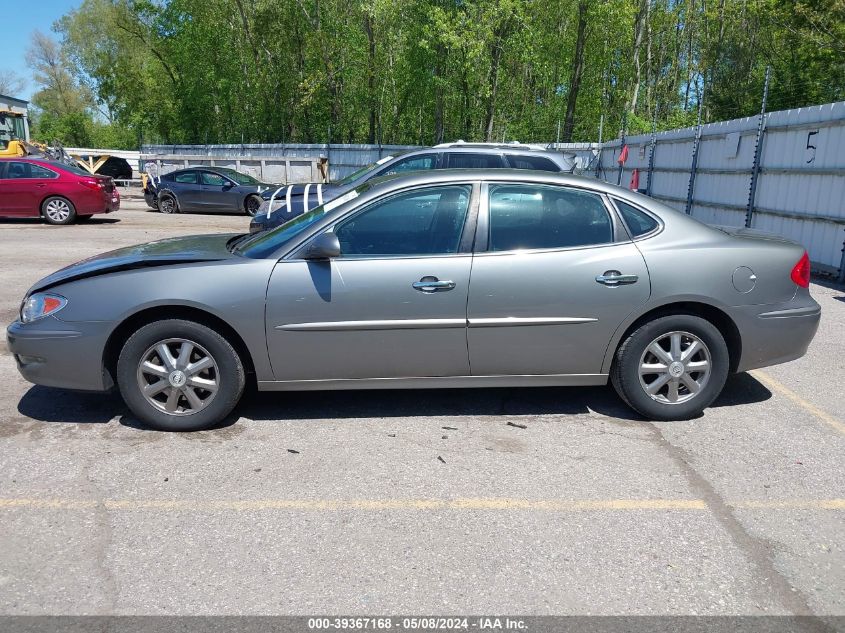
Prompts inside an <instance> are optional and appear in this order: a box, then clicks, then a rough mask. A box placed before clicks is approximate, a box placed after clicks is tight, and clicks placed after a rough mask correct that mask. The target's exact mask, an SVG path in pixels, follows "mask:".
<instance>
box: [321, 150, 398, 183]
mask: <svg viewBox="0 0 845 633" xmlns="http://www.w3.org/2000/svg"><path fill="white" fill-rule="evenodd" d="M389 160H393V156H385V157H384V158H382V159H380V160H377V161H376V162H374V163H370V164H369V165H367V166H366V167H362V168H361V169H359V170H358V171H353V172H352V173H351V174H349V175H348V176H346V178H341V179H340V180H338V181H337V182H336V183H334V184H336V185H348V184H349V183H351V182H353V181H355V180H358V179H359V178H360V177H361V176H363V175H364V174H367V173H369V172H371V171H373V170H374V169H375V168H376V167H378V166H379V165H384V164H385V163H386V162H387V161H389Z"/></svg>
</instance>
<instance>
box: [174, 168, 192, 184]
mask: <svg viewBox="0 0 845 633" xmlns="http://www.w3.org/2000/svg"><path fill="white" fill-rule="evenodd" d="M173 180H175V181H176V182H181V183H183V184H186V185H195V184H197V172H195V171H183V172H182V173H179V174H176V175H175V176H173Z"/></svg>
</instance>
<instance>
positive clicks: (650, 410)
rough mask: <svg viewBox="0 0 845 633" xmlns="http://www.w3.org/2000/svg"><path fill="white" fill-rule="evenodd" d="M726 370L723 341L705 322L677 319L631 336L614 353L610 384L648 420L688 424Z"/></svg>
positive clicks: (659, 322)
mask: <svg viewBox="0 0 845 633" xmlns="http://www.w3.org/2000/svg"><path fill="white" fill-rule="evenodd" d="M729 368H730V355H729V354H728V348H727V345H726V344H725V339H724V337H723V336H722V334H721V333H720V332H719V330H718V329H717V328H716V327H715V326H714V325H713V324H712V323H710V322H709V321H706V320H705V319H702V318H700V317H697V316H692V315H685V314H677V315H670V316H665V317H660V318H657V319H655V320H653V321H650V322H648V323H645V324H644V325H642V326H640V327H639V328H637V329H636V330H635V331H634V332H632V333H631V334H630V335H629V336H628V337H627V338H626V339H625V340H624V341H623V343H622V345H621V346H620V347H619V350H618V351H617V353H616V358H615V361H614V365H613V368H612V369H611V374H610V378H611V382H612V383H613V386H614V388H615V389H616V391H617V393H619V395H620V397H621V398H622V399H623V400H625V402H627V403H628V404H629V405H630V406H631V407H632V408H633V409H635V410H636V411H637V412H639V413H640V414H642V415H643V416H644V417H646V418H648V419H650V420H689V419H691V418H694V417H696V416H698V415H700V414H701V412H702V411H703V410H704V409H705V408H707V407H708V406H710V404H712V402H713V401H714V400H715V399H716V398H717V397H718V395H719V394H720V393H721V391H722V388H723V387H724V386H725V380H726V379H727V376H728V371H729Z"/></svg>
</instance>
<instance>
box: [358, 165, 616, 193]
mask: <svg viewBox="0 0 845 633" xmlns="http://www.w3.org/2000/svg"><path fill="white" fill-rule="evenodd" d="M476 180H485V181H498V182H514V183H521V182H526V183H537V184H544V183H546V184H550V185H569V186H572V187H579V188H587V189H592V190H594V191H598V192H601V193H612V194H614V195H617V194H619V193H620V192H622V193H626V192H627V193H631V192H629V191H628V190H627V189H624V188H622V187H618V186H616V185H611V184H608V183H606V182H604V181H603V180H597V179H595V178H589V177H587V176H576V175H574V174H568V173H565V172H555V171H534V170H530V169H502V168H486V169H436V170H424V171H406V172H400V173H397V174H390V175H387V176H377V177H376V178H371V179H370V180H369V181H368V184H370V185H371V186H373V187H376V186H381V185H384V186H385V187H386V188H394V187H401V186H415V185H425V184H446V183H450V182H466V181H476ZM399 181H402V182H399Z"/></svg>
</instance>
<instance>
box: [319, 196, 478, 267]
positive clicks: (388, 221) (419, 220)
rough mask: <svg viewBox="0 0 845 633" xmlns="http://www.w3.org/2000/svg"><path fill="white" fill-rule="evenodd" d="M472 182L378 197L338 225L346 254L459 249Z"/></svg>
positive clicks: (386, 254) (410, 253) (399, 254)
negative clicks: (388, 196) (377, 200)
mask: <svg viewBox="0 0 845 633" xmlns="http://www.w3.org/2000/svg"><path fill="white" fill-rule="evenodd" d="M471 193H472V188H471V187H470V186H468V185H455V186H446V187H427V188H425V189H415V190H413V191H408V192H404V193H400V194H397V195H395V196H391V197H390V198H388V199H386V200H382V201H379V202H376V203H374V204H372V205H370V206H369V207H367V208H366V209H365V210H364V211H362V212H361V213H358V214H356V215H355V216H354V217H352V218H350V219H349V220H346V221H344V222H342V223H341V224H340V225H339V226H338V227H337V228H336V229H335V233H336V234H337V237H338V240H340V252H341V253H342V256H343V257H391V256H396V257H402V256H413V255H443V254H449V253H457V252H458V246H459V245H460V241H461V232H462V231H463V227H464V222H465V220H466V215H467V209H468V208H469V200H470V195H471Z"/></svg>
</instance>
